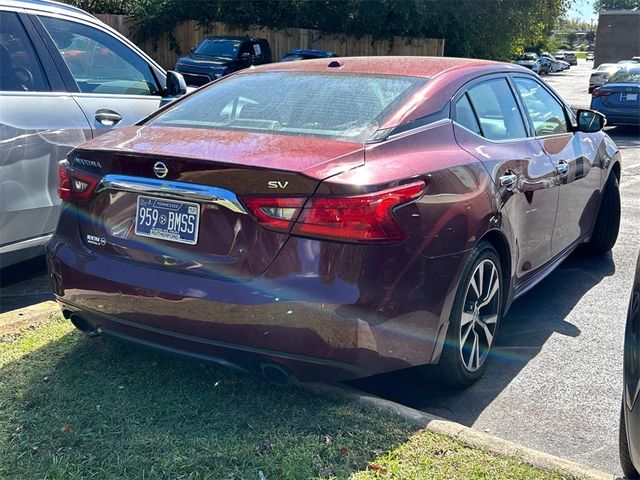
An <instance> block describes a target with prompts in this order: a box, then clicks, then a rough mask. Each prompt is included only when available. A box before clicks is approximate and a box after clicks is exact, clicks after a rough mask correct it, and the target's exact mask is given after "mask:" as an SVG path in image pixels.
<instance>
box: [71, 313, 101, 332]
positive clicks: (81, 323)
mask: <svg viewBox="0 0 640 480" xmlns="http://www.w3.org/2000/svg"><path fill="white" fill-rule="evenodd" d="M69 320H70V321H71V323H73V326H74V327H76V328H77V329H78V330H80V331H81V332H83V333H84V334H85V335H86V336H87V337H90V338H94V337H97V336H98V335H100V330H99V329H96V328H95V327H94V326H93V325H91V324H90V323H89V322H87V321H86V320H85V319H84V318H82V317H81V316H80V315H78V314H77V313H72V314H71V315H69Z"/></svg>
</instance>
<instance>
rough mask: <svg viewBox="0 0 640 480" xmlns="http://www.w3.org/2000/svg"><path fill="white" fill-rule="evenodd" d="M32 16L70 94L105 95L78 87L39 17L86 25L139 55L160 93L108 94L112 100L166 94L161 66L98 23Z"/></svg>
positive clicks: (51, 16) (40, 15)
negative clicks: (83, 90)
mask: <svg viewBox="0 0 640 480" xmlns="http://www.w3.org/2000/svg"><path fill="white" fill-rule="evenodd" d="M30 15H31V20H32V22H33V24H34V26H35V28H36V30H37V31H38V33H39V35H40V37H41V38H42V41H43V42H44V43H45V45H46V47H47V50H48V51H49V53H50V55H51V57H52V58H53V61H54V62H55V65H56V67H57V69H58V71H59V72H60V75H61V76H62V78H63V81H64V83H65V85H66V87H67V91H68V92H70V93H78V94H80V93H81V94H86V95H103V94H94V93H91V92H82V91H81V90H80V87H79V86H78V84H77V82H76V80H75V78H74V77H73V74H72V73H71V70H70V69H69V67H68V65H67V63H66V62H65V61H64V58H62V54H61V53H60V51H59V50H58V47H57V46H56V44H55V42H54V41H53V39H52V38H51V35H49V32H48V31H47V29H46V28H45V26H44V24H43V23H42V22H41V21H40V18H39V17H49V18H55V19H57V20H64V21H67V22H71V23H77V24H81V25H84V26H86V27H89V28H93V29H95V30H98V31H100V32H102V33H104V34H105V35H107V36H109V37H111V38H112V39H113V40H114V41H116V42H119V43H121V44H123V45H124V46H125V47H126V48H127V49H128V50H129V51H131V52H132V53H133V54H135V55H137V56H138V57H139V58H140V59H141V60H142V61H144V63H145V64H146V65H147V67H148V68H149V71H150V73H151V76H152V77H153V79H154V80H155V82H156V87H157V88H158V93H156V94H154V95H128V94H125V93H116V94H108V96H109V97H111V98H116V97H117V98H120V97H122V98H130V97H145V98H162V95H163V93H164V91H165V90H166V86H165V85H164V79H165V78H166V76H165V75H166V74H165V73H164V71H163V70H160V69H159V68H160V67H159V66H158V65H156V64H155V62H153V61H150V60H149V59H148V58H147V57H146V56H145V55H143V54H142V53H143V52H142V51H141V50H139V49H138V47H136V46H135V45H134V47H135V48H132V46H131V44H130V42H129V41H128V40H127V41H126V42H124V41H122V39H121V38H119V36H116V35H114V34H113V33H112V32H111V31H109V30H107V29H105V28H102V25H99V24H96V23H92V22H86V21H83V20H81V19H78V18H75V17H66V16H64V15H57V14H54V13H49V12H42V13H40V12H38V13H37V14H36V13H33V14H30Z"/></svg>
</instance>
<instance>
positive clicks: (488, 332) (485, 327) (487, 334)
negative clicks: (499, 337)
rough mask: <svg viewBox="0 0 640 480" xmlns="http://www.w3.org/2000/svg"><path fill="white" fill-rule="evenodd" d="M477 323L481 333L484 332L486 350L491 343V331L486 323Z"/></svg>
mask: <svg viewBox="0 0 640 480" xmlns="http://www.w3.org/2000/svg"><path fill="white" fill-rule="evenodd" d="M478 323H479V324H480V326H481V327H482V331H483V332H484V336H485V338H486V339H487V348H488V347H490V346H491V343H492V342H493V334H492V333H491V330H490V329H489V326H488V325H487V324H486V323H484V322H483V321H482V320H480V321H479V322H478Z"/></svg>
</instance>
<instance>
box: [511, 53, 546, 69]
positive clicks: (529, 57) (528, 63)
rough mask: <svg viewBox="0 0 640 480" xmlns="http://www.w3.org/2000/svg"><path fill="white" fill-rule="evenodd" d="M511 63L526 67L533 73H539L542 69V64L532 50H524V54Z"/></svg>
mask: <svg viewBox="0 0 640 480" xmlns="http://www.w3.org/2000/svg"><path fill="white" fill-rule="evenodd" d="M513 63H515V64H516V65H520V66H522V67H526V68H528V69H529V70H531V71H533V72H535V73H540V72H541V70H543V66H542V63H541V62H540V58H539V57H538V54H536V53H533V52H525V53H524V54H522V55H521V56H519V57H518V58H516V59H515V60H514V61H513Z"/></svg>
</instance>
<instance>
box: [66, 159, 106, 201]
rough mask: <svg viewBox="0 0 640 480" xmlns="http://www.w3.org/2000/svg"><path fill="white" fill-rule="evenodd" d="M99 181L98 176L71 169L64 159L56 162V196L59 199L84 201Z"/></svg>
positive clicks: (89, 197)
mask: <svg viewBox="0 0 640 480" xmlns="http://www.w3.org/2000/svg"><path fill="white" fill-rule="evenodd" d="M99 182H100V178H99V177H96V176H93V175H90V174H88V173H85V172H79V171H77V170H74V169H72V168H71V167H70V166H69V162H67V161H66V160H62V161H60V162H58V196H59V197H60V199H61V200H64V201H66V202H74V201H75V202H86V201H87V200H90V199H91V197H92V196H93V192H94V191H95V189H96V187H97V186H98V183H99Z"/></svg>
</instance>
